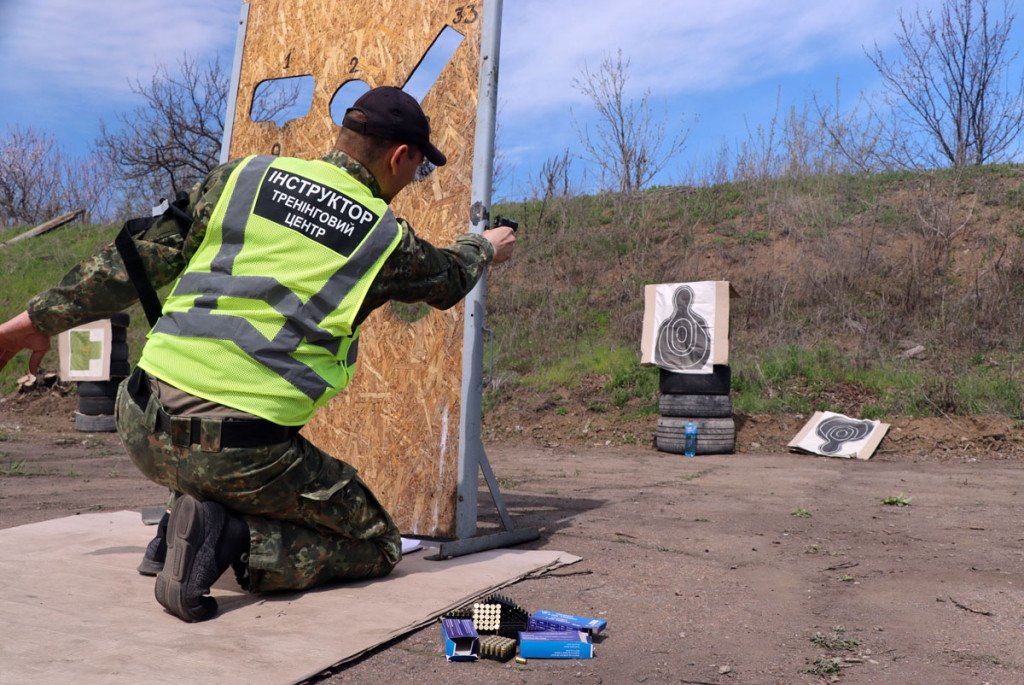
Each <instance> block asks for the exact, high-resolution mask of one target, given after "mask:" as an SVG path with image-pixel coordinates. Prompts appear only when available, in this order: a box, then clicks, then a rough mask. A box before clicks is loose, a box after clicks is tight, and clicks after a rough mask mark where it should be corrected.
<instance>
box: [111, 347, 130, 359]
mask: <svg viewBox="0 0 1024 685" xmlns="http://www.w3.org/2000/svg"><path fill="white" fill-rule="evenodd" d="M110 361H112V362H126V361H128V343H125V342H119V343H112V344H111V345H110Z"/></svg>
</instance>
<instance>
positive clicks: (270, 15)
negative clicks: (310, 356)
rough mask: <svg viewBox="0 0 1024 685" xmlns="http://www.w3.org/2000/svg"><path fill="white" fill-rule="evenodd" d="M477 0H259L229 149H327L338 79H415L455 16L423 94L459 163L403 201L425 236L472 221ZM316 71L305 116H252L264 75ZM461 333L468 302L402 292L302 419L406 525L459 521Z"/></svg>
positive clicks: (438, 141)
mask: <svg viewBox="0 0 1024 685" xmlns="http://www.w3.org/2000/svg"><path fill="white" fill-rule="evenodd" d="M466 7H467V3H465V2H462V1H459V2H444V1H440V0H430V1H427V0H376V1H370V2H367V1H364V2H333V1H329V0H252V2H250V8H249V15H248V24H247V27H246V36H245V45H244V48H243V53H242V66H241V74H240V77H239V87H238V94H237V101H238V105H237V107H236V112H235V119H234V132H233V135H232V140H231V145H230V154H231V157H233V158H234V157H239V156H243V155H248V154H267V153H274V154H277V153H279V154H283V155H291V156H296V157H306V158H315V157H318V156H320V155H322V154H323V153H324V152H326V151H327V150H329V149H330V148H331V146H332V145H333V144H334V141H335V139H336V137H337V132H338V126H337V125H336V124H335V123H334V121H333V120H332V119H331V115H330V103H331V99H332V98H333V97H334V94H335V93H336V92H337V90H338V88H339V87H341V86H342V85H343V84H344V83H346V82H348V81H351V80H353V79H358V80H362V81H364V82H365V83H366V84H367V85H369V86H370V87H376V86H381V85H402V84H404V83H405V82H406V80H407V79H408V78H409V76H410V75H411V74H412V72H413V71H414V70H415V68H416V66H417V65H418V63H419V61H420V58H421V56H422V55H423V54H424V53H425V52H426V51H427V50H428V49H429V47H430V45H431V44H432V43H433V41H434V39H435V38H436V37H437V36H438V35H439V34H440V33H441V31H442V30H443V29H444V27H445V26H446V25H451V26H452V28H454V29H456V30H457V31H459V33H462V34H463V35H464V36H465V38H464V40H463V41H462V42H461V44H460V45H459V47H458V49H457V50H456V51H455V54H454V55H453V56H452V58H451V60H450V61H449V62H448V64H447V65H445V67H444V70H443V71H442V73H441V75H440V77H439V79H438V81H437V82H436V83H435V84H434V85H433V87H432V88H431V89H430V91H429V92H428V93H427V95H426V97H425V98H424V99H423V102H422V105H423V108H424V110H425V111H426V113H427V115H428V116H429V117H430V120H431V129H432V131H431V138H432V140H433V142H434V143H435V145H436V146H437V147H438V148H439V149H441V150H442V151H443V152H444V153H445V154H446V155H447V156H448V163H447V164H446V165H445V166H444V167H441V168H439V169H437V170H436V171H435V172H434V173H433V174H432V175H431V177H430V178H429V179H427V180H426V181H423V182H421V183H418V184H414V185H412V186H410V187H408V188H406V189H405V190H404V191H403V192H402V193H401V194H400V195H399V197H398V198H397V199H396V201H395V202H394V203H393V205H392V208H393V209H394V211H395V214H396V215H398V216H401V217H404V218H406V219H408V220H409V222H410V223H411V224H412V225H413V226H414V227H415V230H416V232H417V234H418V235H420V236H422V237H425V238H426V239H428V240H429V241H430V242H432V243H433V244H435V245H439V246H444V245H448V244H451V243H452V242H453V241H454V239H455V238H456V237H457V236H459V235H461V234H463V233H465V232H466V231H467V230H468V229H469V226H470V219H469V206H470V191H471V185H472V169H473V148H474V132H475V129H476V107H477V88H478V81H479V62H480V25H481V20H482V13H483V7H482V3H475V4H474V10H473V12H467V11H466ZM460 18H461V19H460ZM470 18H472V19H473V21H467V20H468V19H470ZM353 65H355V68H356V69H357V71H355V72H354V73H352V69H353ZM306 74H311V75H313V77H314V79H315V86H314V95H313V103H312V107H311V109H310V112H309V114H308V115H307V116H306V117H304V118H302V119H297V120H293V121H290V122H288V123H286V124H285V125H284V126H283V127H281V128H278V127H277V126H276V125H275V124H274V123H273V122H261V123H255V122H253V121H252V120H251V118H250V116H249V110H250V106H251V103H252V100H253V94H254V92H255V89H256V86H257V85H259V83H260V82H262V81H265V80H267V79H274V78H283V77H288V76H303V75H306ZM405 318H406V319H408V318H411V317H405ZM462 337H463V306H462V305H461V304H460V305H457V306H455V307H453V308H451V309H449V310H447V311H443V312H442V311H436V310H431V311H430V313H429V314H428V315H427V316H426V317H425V318H422V319H419V320H418V321H415V322H413V323H407V322H405V321H403V320H401V319H400V318H399V317H398V316H397V315H396V310H395V308H394V307H393V306H391V305H389V306H386V307H383V308H381V309H379V310H378V311H376V312H374V313H373V314H372V315H371V316H370V318H369V319H368V320H367V322H366V325H365V326H364V327H363V331H362V337H361V340H360V345H359V368H358V371H357V373H356V377H355V379H354V381H353V383H352V384H351V385H350V386H349V388H348V389H347V391H346V392H344V393H341V394H340V395H339V396H337V397H335V398H334V400H333V401H332V402H331V403H330V404H329V405H328V406H327V407H326V408H324V409H323V410H322V411H321V412H320V413H319V414H318V415H317V416H315V417H314V419H313V421H312V422H311V423H310V424H309V425H308V426H307V427H306V429H305V432H304V434H305V435H306V436H307V437H308V438H310V439H311V440H312V441H313V442H315V443H316V444H317V445H319V446H320V447H321V448H323V449H325V450H326V451H327V452H329V453H331V454H333V455H335V456H337V457H339V458H341V459H344V460H346V461H348V462H349V463H351V464H353V465H354V466H355V467H356V468H357V469H359V471H360V475H361V476H362V478H363V479H364V480H365V481H366V482H367V483H368V484H369V486H370V487H371V488H372V489H373V491H374V492H375V493H376V494H377V496H378V498H379V499H380V500H381V503H382V504H383V505H384V506H385V507H386V508H387V509H388V511H390V512H391V514H392V516H393V517H394V518H395V521H396V523H397V524H398V526H399V527H400V528H401V530H402V531H403V532H405V533H411V534H415V535H422V536H438V537H450V536H453V535H454V534H455V515H456V499H457V487H458V482H457V476H458V454H459V444H458V443H459V440H458V437H459V419H460V411H461V391H462Z"/></svg>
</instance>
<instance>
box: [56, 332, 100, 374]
mask: <svg viewBox="0 0 1024 685" xmlns="http://www.w3.org/2000/svg"><path fill="white" fill-rule="evenodd" d="M111 340H112V336H111V332H110V319H103V320H101V321H93V322H92V323H87V324H84V325H82V326H78V327H76V328H72V329H70V330H67V331H64V332H63V333H61V334H60V335H59V336H57V353H58V355H59V357H60V379H61V380H62V381H64V382H66V383H67V382H71V381H105V380H109V379H110V350H111Z"/></svg>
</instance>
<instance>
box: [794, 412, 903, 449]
mask: <svg viewBox="0 0 1024 685" xmlns="http://www.w3.org/2000/svg"><path fill="white" fill-rule="evenodd" d="M888 430H889V424H887V423H882V422H881V421H872V420H868V419H853V418H850V417H849V416H844V415H843V414H836V413H834V412H830V411H818V412H814V416H812V417H811V420H810V421H808V422H807V423H806V424H804V427H803V428H801V429H800V432H799V433H797V435H796V437H795V438H793V440H792V441H790V443H789V447H790V448H791V449H793V450H796V451H799V452H807V453H810V454H818V455H821V456H823V457H841V458H844V459H870V458H871V456H872V455H873V454H874V453H875V450H876V449H878V444H879V443H880V442H881V441H882V438H883V437H885V434H886V432H887V431H888Z"/></svg>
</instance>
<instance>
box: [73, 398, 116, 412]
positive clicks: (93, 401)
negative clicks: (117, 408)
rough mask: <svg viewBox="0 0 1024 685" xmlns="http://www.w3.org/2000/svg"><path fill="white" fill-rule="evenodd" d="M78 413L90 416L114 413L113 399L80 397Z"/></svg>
mask: <svg viewBox="0 0 1024 685" xmlns="http://www.w3.org/2000/svg"><path fill="white" fill-rule="evenodd" d="M78 411H79V413H81V414H87V415H89V416H99V415H101V414H113V413H114V398H113V397H82V396H81V395H79V397H78Z"/></svg>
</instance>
